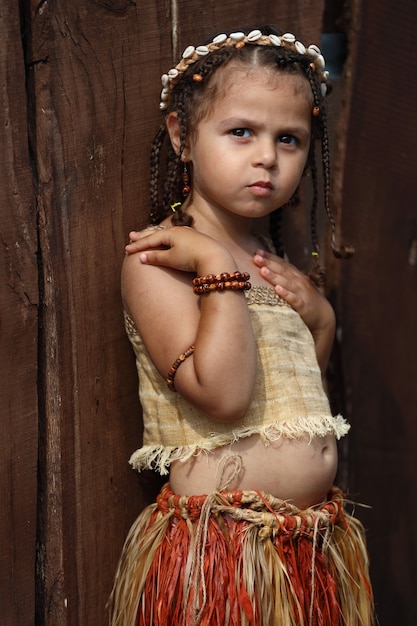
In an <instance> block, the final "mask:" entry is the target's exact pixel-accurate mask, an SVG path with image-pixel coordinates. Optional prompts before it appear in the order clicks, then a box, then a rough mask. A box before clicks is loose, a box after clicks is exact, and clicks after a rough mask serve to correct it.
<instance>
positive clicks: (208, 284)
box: [193, 272, 251, 295]
mask: <svg viewBox="0 0 417 626" xmlns="http://www.w3.org/2000/svg"><path fill="white" fill-rule="evenodd" d="M249 278H250V276H249V274H248V273H247V272H232V273H231V274H228V273H227V272H223V273H222V274H217V275H216V274H207V276H196V277H195V278H194V279H193V291H194V293H195V294H197V295H201V294H204V293H210V291H224V290H225V289H233V290H241V291H242V290H246V289H250V288H251V284H250V282H249Z"/></svg>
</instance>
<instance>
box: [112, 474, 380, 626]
mask: <svg viewBox="0 0 417 626" xmlns="http://www.w3.org/2000/svg"><path fill="white" fill-rule="evenodd" d="M157 502H158V504H157V505H152V506H151V507H148V508H147V509H146V510H145V511H144V512H143V513H142V514H141V516H140V517H139V519H138V520H137V522H136V523H135V524H134V526H133V527H132V530H131V533H130V535H129V536H128V538H127V540H126V544H125V548H124V552H123V556H122V559H121V562H120V566H119V570H118V573H117V576H116V584H115V588H114V590H113V594H112V617H111V625H112V626H197V625H198V626H220V625H221V626H224V625H227V626H271V625H276V624H279V626H294V624H297V626H370V625H371V624H372V623H373V621H372V593H371V589H370V585H369V582H368V573H367V572H368V562H367V556H366V551H365V545H364V541H363V528H362V526H361V524H360V522H359V521H358V520H356V519H355V518H353V517H352V516H350V515H348V514H346V513H344V511H343V496H342V494H341V492H339V491H338V490H334V491H332V492H331V493H330V494H329V502H328V503H326V504H325V505H322V506H319V507H316V508H311V509H307V510H306V511H300V510H299V509H296V507H293V506H291V505H288V504H287V503H285V502H282V501H280V500H277V499H275V498H272V496H268V495H266V494H261V493H258V492H241V491H235V492H222V493H218V492H215V493H214V494H210V496H207V497H205V496H201V497H189V498H186V497H180V496H176V495H174V494H172V492H170V490H169V487H168V486H165V487H164V488H163V489H162V492H161V494H160V495H159V496H158V499H157Z"/></svg>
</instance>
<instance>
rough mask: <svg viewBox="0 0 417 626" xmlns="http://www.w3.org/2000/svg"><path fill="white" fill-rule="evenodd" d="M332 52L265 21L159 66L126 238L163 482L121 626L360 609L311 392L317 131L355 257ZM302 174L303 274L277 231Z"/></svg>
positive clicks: (115, 613)
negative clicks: (335, 149) (331, 161)
mask: <svg viewBox="0 0 417 626" xmlns="http://www.w3.org/2000/svg"><path fill="white" fill-rule="evenodd" d="M324 66H325V63H324V59H323V56H322V55H321V53H320V50H319V49H318V48H317V47H316V46H314V45H311V46H309V47H308V48H306V47H305V46H304V45H303V44H302V43H301V42H299V41H297V40H296V38H295V37H294V35H292V34H290V33H286V34H279V33H278V32H277V31H276V30H274V29H272V28H264V29H262V30H253V31H251V32H249V33H248V34H244V33H241V32H238V33H232V34H230V35H229V36H226V35H225V34H222V35H218V36H217V37H215V38H214V40H213V41H211V42H210V43H208V44H206V45H200V46H198V47H196V48H194V47H193V46H190V47H188V48H187V49H186V50H185V52H184V54H183V57H182V59H181V61H180V63H179V64H178V65H177V66H176V67H175V68H173V69H171V70H170V71H169V72H168V74H165V75H164V76H163V77H162V84H163V90H162V94H161V109H162V111H163V113H164V123H163V124H162V126H161V129H160V131H159V133H158V134H157V136H156V138H155V140H154V144H153V149H152V158H151V165H152V176H151V202H152V211H151V215H150V221H151V223H152V224H153V226H150V227H149V228H146V229H145V230H143V231H142V232H133V233H130V238H131V243H130V244H129V245H128V246H127V247H126V251H127V253H128V255H127V256H126V259H125V263H124V267H123V273H122V293H123V301H124V306H125V321H126V329H127V333H128V336H129V338H130V340H131V343H132V345H133V349H134V351H135V354H136V358H137V366H138V372H139V381H140V400H141V404H142V408H143V419H144V428H145V432H144V445H143V447H141V448H140V449H139V450H137V451H136V452H135V453H134V454H133V456H132V458H131V464H132V465H133V467H135V468H136V469H138V470H139V471H140V470H142V469H144V468H153V469H155V470H157V471H158V472H160V473H161V474H167V473H168V470H169V483H168V484H167V485H165V487H164V488H163V489H162V491H161V493H160V494H159V496H158V498H157V502H156V503H155V504H154V505H151V506H149V507H148V508H147V509H146V510H145V511H143V513H142V514H141V515H140V516H139V518H138V520H137V521H136V522H135V524H134V525H133V527H132V529H131V531H130V534H129V536H128V538H127V540H126V544H125V547H124V550H123V554H122V557H121V560H120V564H119V569H118V572H117V575H116V582H115V587H114V590H113V593H112V608H111V624H112V625H113V626H116V625H117V626H138V625H143V626H150V625H153V624H155V625H156V624H157V625H161V626H173V625H174V626H175V625H179V624H185V625H187V626H191V625H194V624H205V625H210V626H211V625H213V626H217V625H222V626H223V625H229V624H230V625H236V626H237V625H256V626H261V625H262V626H272V625H276V626H296V625H297V626H298V625H307V624H308V625H319V624H320V625H323V626H338V625H342V624H343V625H345V624H346V625H348V626H365V625H366V626H368V625H369V624H370V623H371V621H372V616H371V614H372V610H371V604H372V601H371V591H370V585H369V580H368V562H367V556H366V550H365V546H364V540H363V529H362V527H361V525H360V523H359V522H358V521H357V520H355V519H354V518H353V517H351V516H350V515H348V514H347V513H346V512H345V511H344V498H343V495H342V494H341V492H340V491H339V490H338V489H337V488H335V487H332V485H333V481H334V478H335V474H336V466H337V449H336V439H339V438H340V437H342V436H343V435H345V434H346V433H347V431H348V429H349V426H348V424H346V422H345V421H344V419H343V418H342V417H341V416H337V417H333V416H332V415H331V413H330V409H329V403H328V400H327V397H326V395H325V393H324V391H323V386H322V375H323V374H324V372H325V369H326V364H327V360H328V357H329V353H330V350H331V346H332V342H333V336H334V330H335V317H334V313H333V310H332V308H331V307H330V305H329V303H328V302H327V300H326V299H325V298H324V297H323V296H322V295H321V293H320V291H319V289H318V288H317V287H316V284H317V283H320V279H321V278H322V273H321V271H320V270H319V267H318V243H317V234H316V217H315V214H316V203H317V173H316V165H315V159H314V144H315V140H316V139H321V147H322V161H323V170H324V172H323V176H324V190H325V194H324V200H325V206H326V209H327V212H328V215H329V218H330V221H331V224H332V227H333V239H332V245H333V248H334V250H335V252H336V254H337V255H338V256H348V254H349V250H347V249H345V248H337V246H336V242H335V238H334V220H333V218H332V215H331V212H330V210H329V199H328V196H329V168H328V142H327V130H326V120H325V112H324V96H325V93H326V81H327V73H326V71H325V70H324ZM165 139H168V140H169V141H167V142H165ZM166 144H168V145H166ZM162 155H165V158H164V159H163V156H162ZM162 161H164V162H162ZM307 171H310V173H311V180H312V181H313V196H312V197H313V203H312V210H311V216H312V243H313V270H312V272H311V274H310V277H307V276H306V275H304V274H303V273H302V272H300V271H299V270H298V269H296V268H295V267H294V266H293V265H291V264H290V263H289V262H288V261H287V260H286V259H285V256H284V254H283V247H282V242H281V238H280V212H281V210H282V209H283V208H285V206H286V205H288V204H291V203H292V202H293V199H294V197H295V196H296V194H297V190H298V186H299V183H300V179H301V177H302V176H303V174H304V173H305V172H307ZM162 177H163V178H164V180H163V184H160V183H161V179H162ZM180 198H182V204H181V202H180ZM265 216H269V217H270V224H271V238H272V240H273V242H274V243H273V244H272V243H271V244H269V243H267V242H266V241H264V240H263V239H262V237H261V236H260V235H259V232H258V230H257V224H258V222H259V218H264V217H265ZM274 250H275V251H274ZM276 252H278V253H279V256H278V254H276ZM134 253H136V254H134ZM249 275H250V278H249ZM249 281H250V282H249ZM315 283H316V284H315Z"/></svg>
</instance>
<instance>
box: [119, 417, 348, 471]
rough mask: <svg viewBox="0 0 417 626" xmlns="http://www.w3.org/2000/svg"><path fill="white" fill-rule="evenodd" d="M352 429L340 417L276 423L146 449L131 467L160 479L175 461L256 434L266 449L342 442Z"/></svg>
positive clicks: (139, 451)
mask: <svg viewBox="0 0 417 626" xmlns="http://www.w3.org/2000/svg"><path fill="white" fill-rule="evenodd" d="M349 429H350V424H348V423H347V422H346V420H345V419H344V418H343V417H342V416H341V415H336V416H335V417H332V416H323V417H300V418H296V419H291V420H288V421H286V422H275V423H274V424H270V425H268V426H263V427H251V428H249V427H243V428H237V429H236V430H231V431H230V433H228V434H220V433H212V434H211V436H210V437H208V438H206V439H201V440H200V441H197V442H196V443H194V444H192V445H187V446H164V445H162V444H153V445H152V444H150V445H145V446H142V448H139V449H138V450H136V451H135V452H134V453H133V454H132V456H131V457H130V460H129V463H130V464H131V466H132V467H133V468H134V469H136V470H138V471H139V472H140V471H142V470H145V469H152V470H155V471H157V472H159V473H160V474H161V476H166V475H167V474H168V473H169V466H170V465H171V463H173V462H174V461H182V462H185V461H188V460H189V459H190V458H191V457H193V456H197V455H198V454H200V453H202V452H212V451H213V450H215V449H216V448H219V447H221V446H224V445H227V444H231V443H234V442H235V441H238V440H239V439H243V438H244V437H250V436H252V435H255V434H258V435H259V436H260V438H261V440H262V441H263V443H264V445H265V446H268V445H269V444H270V443H272V442H273V441H277V440H278V439H279V438H280V437H287V438H288V439H299V438H300V437H302V436H304V435H308V436H309V437H310V440H311V439H312V438H313V437H325V436H326V435H334V436H335V437H336V438H337V439H340V438H341V437H343V436H344V435H346V434H347V433H348V431H349Z"/></svg>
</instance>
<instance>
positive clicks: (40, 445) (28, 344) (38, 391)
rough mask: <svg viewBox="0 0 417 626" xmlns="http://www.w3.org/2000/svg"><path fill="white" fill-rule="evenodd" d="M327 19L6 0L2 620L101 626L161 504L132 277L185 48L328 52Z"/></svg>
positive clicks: (239, 10)
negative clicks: (236, 41) (259, 45)
mask: <svg viewBox="0 0 417 626" xmlns="http://www.w3.org/2000/svg"><path fill="white" fill-rule="evenodd" d="M322 9H323V6H322V3H321V2H316V3H314V7H312V6H311V2H310V1H309V0H299V1H298V2H297V3H294V2H293V1H292V0H285V1H282V2H280V3H272V2H270V1H266V0H257V1H256V0H255V1H251V2H249V1H248V0H239V1H238V0H227V1H226V2H224V3H218V2H215V1H214V0H211V1H206V2H201V1H196V0H194V1H193V0H190V1H189V2H187V3H178V2H176V1H175V0H173V1H172V2H171V3H170V2H166V1H164V0H158V1H157V2H150V3H135V2H133V1H131V0H96V1H93V0H89V1H87V2H86V1H85V0H73V1H71V2H62V1H59V0H55V1H54V2H46V1H41V2H39V1H38V0H22V1H20V2H18V0H3V3H2V9H1V13H0V38H1V42H2V47H1V50H0V71H1V79H2V80H1V85H2V87H1V98H2V100H1V112H0V115H1V122H2V124H1V127H0V143H1V145H2V147H3V150H2V152H1V157H0V160H1V165H2V167H1V172H0V177H1V178H0V198H1V205H0V218H1V229H0V233H1V241H2V247H1V251H0V254H1V260H2V273H1V278H0V280H1V292H0V293H1V300H0V304H1V326H0V333H1V335H0V337H1V351H2V352H1V354H2V359H1V361H0V368H1V372H0V374H1V385H2V393H1V398H0V403H1V404H0V410H1V423H2V435H3V437H2V444H1V464H2V466H1V468H2V471H1V485H0V486H1V503H2V504H1V534H0V563H1V581H0V613H1V618H0V620H1V623H3V624H7V626H26V625H28V626H29V625H33V623H36V625H37V626H57V624H59V626H69V625H71V626H87V624H95V625H97V626H104V624H106V614H105V609H104V606H105V603H106V599H107V596H108V593H109V591H110V587H111V580H112V577H113V573H114V569H115V565H116V560H117V556H118V554H119V551H120V548H121V544H122V541H123V539H124V537H125V534H126V532H127V529H128V527H129V525H130V523H131V522H132V521H133V519H134V517H135V516H136V515H137V512H138V511H139V510H140V508H141V507H142V506H143V505H144V504H145V503H146V501H147V500H148V497H149V494H148V491H149V489H148V486H147V483H146V480H143V479H139V478H138V476H137V475H135V474H134V472H132V471H131V470H130V469H129V467H128V465H127V459H128V457H129V455H130V453H131V452H132V451H133V450H134V449H135V448H136V447H137V446H138V445H139V444H140V436H141V423H140V411H139V406H138V401H137V390H136V387H137V385H136V374H135V369H134V363H133V357H132V354H131V351H130V348H129V346H128V343H127V340H126V338H125V336H124V330H123V325H122V317H121V302H120V294H119V272H120V266H121V261H122V258H123V244H124V242H125V240H126V235H127V232H128V231H129V230H130V229H131V228H134V227H136V228H137V227H140V226H141V225H142V224H143V222H144V216H145V214H146V212H147V200H146V197H147V195H146V189H147V171H148V153H149V143H150V140H151V137H152V135H153V133H154V132H155V130H156V127H157V124H158V121H157V117H156V116H155V113H156V112H157V111H158V102H159V91H160V84H159V77H160V74H161V73H162V72H163V71H166V70H167V69H168V68H169V67H170V66H171V64H172V62H173V61H172V59H173V48H175V55H174V56H175V57H177V56H178V53H179V52H181V51H182V48H184V47H185V46H186V45H188V44H189V43H198V42H199V41H200V39H201V38H202V37H203V34H204V35H205V34H206V33H207V32H208V33H210V34H211V33H213V34H215V33H217V32H218V31H219V30H223V29H225V30H228V29H236V27H237V26H240V22H242V21H243V22H244V23H245V24H249V25H256V24H259V23H265V22H275V23H282V24H283V25H285V27H286V29H287V28H288V30H295V31H296V32H297V34H299V36H300V38H302V39H303V40H306V41H310V40H311V41H317V39H318V36H319V33H320V25H321V15H322ZM151 490H152V485H151ZM35 571H36V574H35Z"/></svg>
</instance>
